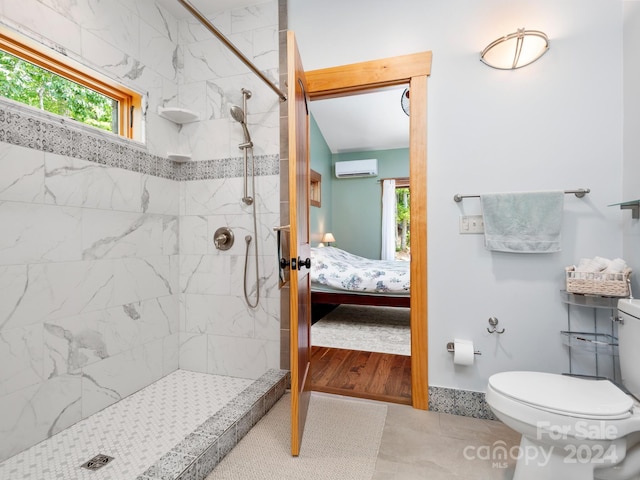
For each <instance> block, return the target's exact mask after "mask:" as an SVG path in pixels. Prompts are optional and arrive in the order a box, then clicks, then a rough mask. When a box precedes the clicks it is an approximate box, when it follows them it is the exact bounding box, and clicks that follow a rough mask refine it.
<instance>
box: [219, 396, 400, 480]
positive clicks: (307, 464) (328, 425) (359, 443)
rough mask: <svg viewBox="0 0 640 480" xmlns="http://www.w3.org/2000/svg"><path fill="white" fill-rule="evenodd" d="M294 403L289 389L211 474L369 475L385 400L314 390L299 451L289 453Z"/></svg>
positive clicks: (240, 477) (286, 478)
mask: <svg viewBox="0 0 640 480" xmlns="http://www.w3.org/2000/svg"><path fill="white" fill-rule="evenodd" d="M290 407H291V396H290V394H285V395H284V396H283V397H282V398H281V399H280V400H279V401H278V403H276V405H274V407H273V408H272V409H271V410H270V411H269V413H268V414H267V415H265V416H264V417H263V418H262V420H260V421H259V422H258V424H257V425H256V426H255V427H253V428H252V429H251V431H250V432H249V433H248V434H247V435H246V436H245V437H244V438H243V439H242V440H241V441H240V442H239V443H238V445H237V446H236V447H235V448H234V449H233V450H232V451H231V453H229V454H228V455H227V456H226V457H225V458H224V459H223V460H222V461H221V462H220V464H219V465H218V466H217V467H216V468H215V470H214V471H213V472H211V474H210V475H209V476H208V477H207V480H247V479H251V480H303V479H314V480H371V478H372V477H373V473H374V471H375V467H376V457H377V455H378V448H379V447H380V439H381V438H382V429H383V428H384V422H385V419H386V417H387V406H386V405H385V404H383V403H374V402H367V401H362V400H356V399H347V398H345V397H339V396H335V395H326V394H322V393H315V392H314V393H312V394H311V402H310V406H309V413H308V416H307V423H306V427H305V432H304V437H303V441H302V447H301V449H300V456H299V457H292V456H291V453H290V451H291V450H290V449H291V446H290V445H291V444H290V435H291V430H290V429H291V420H290V411H291V408H290Z"/></svg>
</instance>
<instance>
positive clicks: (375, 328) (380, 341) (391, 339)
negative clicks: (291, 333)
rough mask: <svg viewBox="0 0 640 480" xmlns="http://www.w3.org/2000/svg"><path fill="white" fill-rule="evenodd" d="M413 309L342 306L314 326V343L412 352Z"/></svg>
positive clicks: (368, 350)
mask: <svg viewBox="0 0 640 480" xmlns="http://www.w3.org/2000/svg"><path fill="white" fill-rule="evenodd" d="M409 316H410V309H408V308H398V307H373V306H364V305H340V306H339V307H338V308H336V309H335V310H333V311H332V312H330V313H329V314H327V315H326V316H325V317H323V318H322V319H320V320H319V321H318V322H316V323H315V324H314V325H313V326H312V327H311V344H312V345H316V346H319V347H334V348H346V349H350V350H363V351H367V352H379V353H393V354H397V355H411V328H410V326H409Z"/></svg>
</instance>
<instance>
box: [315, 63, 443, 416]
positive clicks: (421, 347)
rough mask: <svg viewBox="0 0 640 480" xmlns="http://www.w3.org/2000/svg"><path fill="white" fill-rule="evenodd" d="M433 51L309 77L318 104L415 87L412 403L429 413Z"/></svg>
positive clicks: (411, 156) (412, 103)
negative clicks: (429, 119)
mask: <svg viewBox="0 0 640 480" xmlns="http://www.w3.org/2000/svg"><path fill="white" fill-rule="evenodd" d="M431 58H432V54H431V52H430V51H427V52H421V53H415V54H410V55H402V56H398V57H392V58H386V59H381V60H372V61H368V62H361V63H354V64H349V65H341V66H337V67H330V68H324V69H319V70H311V71H306V72H305V76H306V78H307V93H308V95H309V98H310V99H311V100H312V101H313V100H318V99H323V98H335V97H344V96H349V95H357V94H360V93H367V92H369V91H371V90H376V89H380V88H385V87H391V86H398V85H409V88H410V91H411V95H410V97H409V102H410V104H409V108H410V112H411V115H410V116H409V188H410V190H411V199H410V205H409V208H410V210H411V265H410V267H409V268H410V275H411V317H410V326H411V327H410V328H411V402H412V405H413V407H414V408H417V409H420V410H428V409H429V381H428V373H429V368H428V362H429V359H428V354H427V351H428V348H427V347H428V331H427V326H428V308H427V307H428V293H427V292H428V290H427V282H428V278H427V264H428V262H427V77H428V76H429V75H430V74H431Z"/></svg>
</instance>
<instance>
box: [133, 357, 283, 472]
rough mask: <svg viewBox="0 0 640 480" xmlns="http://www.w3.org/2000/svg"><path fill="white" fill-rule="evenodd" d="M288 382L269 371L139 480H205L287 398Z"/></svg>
mask: <svg viewBox="0 0 640 480" xmlns="http://www.w3.org/2000/svg"><path fill="white" fill-rule="evenodd" d="M288 381H289V372H288V371H286V370H276V369H272V370H269V371H267V372H266V373H265V374H264V375H262V376H261V377H260V378H258V379H257V380H256V381H255V382H253V383H252V384H251V385H249V386H248V387H247V388H245V389H244V390H243V391H242V392H240V393H239V394H238V395H237V396H236V397H235V398H234V399H233V400H231V401H230V402H229V403H227V405H225V406H224V407H223V408H222V409H220V410H219V411H218V412H216V413H215V414H214V415H212V416H211V417H209V419H208V420H206V421H205V422H204V423H202V424H201V425H200V426H199V427H198V428H197V429H196V430H195V431H194V432H192V433H191V434H190V435H188V436H187V437H186V438H185V439H184V440H182V441H181V442H180V443H178V444H177V445H176V446H175V447H174V448H173V449H172V450H171V451H170V452H167V453H166V454H165V455H163V456H162V458H160V460H158V461H157V462H156V463H155V464H154V465H152V466H151V467H149V468H148V469H147V470H146V471H145V472H144V473H143V474H142V475H140V476H138V478H137V479H136V480H204V479H205V478H206V477H207V475H209V474H210V473H211V472H212V471H213V469H214V468H215V467H216V465H218V463H220V461H221V460H222V459H223V458H224V457H225V456H226V455H227V454H228V453H229V452H230V451H231V450H232V449H233V447H235V446H236V445H237V443H238V442H239V441H240V440H241V439H242V438H243V437H244V436H245V435H246V434H247V433H248V432H249V430H251V427H253V426H254V425H255V424H256V423H258V420H260V419H261V418H262V417H263V416H264V415H265V414H266V413H267V412H268V411H269V410H270V409H271V407H273V406H274V405H275V403H276V402H277V401H278V400H279V399H280V397H282V395H284V392H285V389H286V387H287V385H288Z"/></svg>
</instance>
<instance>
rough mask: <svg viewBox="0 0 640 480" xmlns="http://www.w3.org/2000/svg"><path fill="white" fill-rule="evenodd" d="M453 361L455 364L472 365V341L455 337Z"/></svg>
mask: <svg viewBox="0 0 640 480" xmlns="http://www.w3.org/2000/svg"><path fill="white" fill-rule="evenodd" d="M453 346H454V351H453V363H454V364H455V365H473V357H474V356H475V355H474V354H473V352H474V349H473V342H472V341H471V340H461V339H459V338H456V339H455V340H454V341H453Z"/></svg>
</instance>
